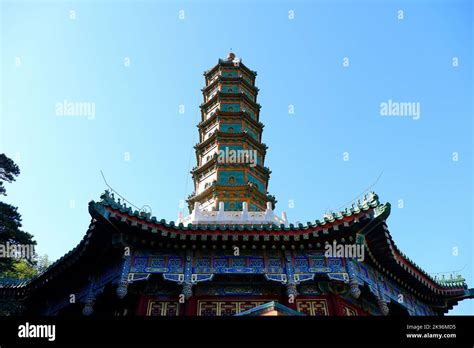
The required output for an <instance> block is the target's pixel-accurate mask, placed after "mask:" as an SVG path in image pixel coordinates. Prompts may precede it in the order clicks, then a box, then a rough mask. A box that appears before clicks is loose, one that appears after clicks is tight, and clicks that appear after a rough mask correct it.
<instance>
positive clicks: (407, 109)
mask: <svg viewBox="0 0 474 348" xmlns="http://www.w3.org/2000/svg"><path fill="white" fill-rule="evenodd" d="M380 116H394V117H412V118H413V119H414V120H418V119H419V118H420V117H421V106H420V103H419V102H396V101H393V100H392V99H389V100H388V101H386V102H382V103H380Z"/></svg>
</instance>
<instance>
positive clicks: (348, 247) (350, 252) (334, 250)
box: [324, 241, 365, 262]
mask: <svg viewBox="0 0 474 348" xmlns="http://www.w3.org/2000/svg"><path fill="white" fill-rule="evenodd" d="M324 256H325V257H343V258H353V259H357V260H358V261H359V262H362V261H364V259H365V249H364V245H363V244H338V243H336V241H334V242H333V243H332V244H329V243H327V244H326V245H325V247H324Z"/></svg>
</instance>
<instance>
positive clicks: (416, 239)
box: [0, 0, 474, 314]
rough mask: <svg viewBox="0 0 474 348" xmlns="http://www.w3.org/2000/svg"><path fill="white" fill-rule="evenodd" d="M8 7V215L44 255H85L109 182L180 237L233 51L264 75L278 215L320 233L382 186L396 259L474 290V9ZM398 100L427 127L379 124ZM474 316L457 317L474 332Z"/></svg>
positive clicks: (464, 309)
mask: <svg viewBox="0 0 474 348" xmlns="http://www.w3.org/2000/svg"><path fill="white" fill-rule="evenodd" d="M1 6H2V7H1V12H2V14H1V36H0V39H1V46H0V47H1V54H0V59H1V87H0V88H1V103H0V104H1V118H0V127H1V128H0V131H1V132H0V152H5V153H6V154H7V155H8V156H10V157H12V158H13V159H16V160H17V162H18V163H19V165H20V168H21V171H22V173H21V175H20V177H19V178H18V180H17V182H16V183H14V184H11V185H8V187H7V190H8V197H6V200H7V202H9V203H11V204H14V205H17V206H18V207H19V210H20V212H21V214H22V215H23V222H24V228H25V230H27V231H29V232H31V233H33V234H34V235H35V237H36V240H37V241H38V251H39V252H40V253H47V254H48V255H49V256H50V258H51V259H56V258H58V257H60V256H62V255H63V254H64V253H66V252H67V251H69V250H70V249H71V248H73V247H74V246H75V245H76V244H77V243H78V242H79V241H80V240H81V239H82V237H83V235H84V234H85V231H86V229H87V226H88V224H89V220H90V216H89V214H88V211H87V203H88V202H89V201H90V200H97V199H99V195H100V194H101V192H102V191H103V190H104V189H105V188H106V186H105V184H104V182H103V180H102V177H101V175H100V171H101V170H102V171H103V172H104V174H105V176H106V178H107V180H108V182H109V184H111V185H112V186H113V187H114V188H115V189H116V190H117V191H118V192H120V193H121V194H122V195H124V196H125V197H126V198H127V199H128V200H129V201H131V202H132V203H134V204H135V205H137V206H139V207H141V206H143V205H145V204H146V205H149V206H151V207H152V211H153V215H156V216H157V217H158V218H159V219H161V218H165V219H167V220H175V219H176V216H177V213H178V211H179V201H180V200H181V199H184V198H185V197H187V195H188V194H190V193H191V191H192V190H193V185H192V182H191V177H190V175H189V170H190V168H191V167H192V166H194V165H195V156H194V153H193V149H192V146H193V145H194V144H195V143H196V142H197V139H198V138H197V128H196V124H197V123H198V121H199V119H200V111H199V104H200V103H201V102H202V94H201V91H200V89H201V88H202V87H203V86H204V78H203V75H202V73H203V71H204V70H206V69H210V68H211V67H212V66H214V65H215V64H216V63H217V59H218V58H223V57H225V56H226V55H227V53H228V51H229V49H230V48H232V49H233V51H234V52H235V53H236V55H237V57H241V58H242V60H243V62H244V64H246V65H247V66H248V67H250V68H251V69H253V70H256V71H257V72H258V76H257V85H258V87H259V88H260V94H259V96H258V102H259V103H260V104H261V105H262V110H261V114H260V117H261V121H262V122H263V123H264V124H265V128H264V135H263V140H264V142H265V143H266V144H267V145H268V146H269V151H268V153H267V157H266V165H267V166H268V167H270V168H271V170H272V176H271V179H270V184H269V192H270V193H272V194H274V195H275V196H276V198H277V200H278V203H277V211H278V212H281V211H286V212H287V213H288V217H289V219H290V220H292V221H294V222H296V221H300V222H303V223H304V222H306V221H314V220H316V219H319V218H321V216H322V215H323V214H324V212H325V211H326V210H328V209H333V210H336V209H338V208H342V207H345V205H346V204H347V203H349V202H350V201H351V200H353V199H354V198H355V197H356V196H357V195H359V194H360V193H361V192H363V191H364V190H365V189H367V188H368V187H370V186H371V185H372V184H374V182H375V181H376V179H377V178H378V177H379V175H380V173H383V174H382V176H381V177H380V179H379V180H378V181H377V183H376V185H375V186H374V187H373V189H374V190H375V191H376V192H377V194H378V195H379V197H380V200H381V201H383V202H386V201H388V202H391V203H392V207H393V209H392V213H391V216H390V218H389V219H388V225H389V229H390V231H391V233H392V235H393V238H394V240H395V241H396V243H397V245H398V246H399V248H400V249H401V250H402V251H403V252H404V253H405V254H407V255H408V256H409V257H410V258H411V259H413V260H415V262H417V264H418V265H420V266H421V267H423V268H424V269H425V270H426V271H427V272H430V273H431V272H447V271H453V270H460V269H462V272H461V273H462V274H463V275H464V276H465V277H466V279H467V281H468V283H469V285H470V286H471V287H473V286H474V276H473V237H472V236H473V218H472V216H473V214H472V213H473V200H472V197H473V195H472V189H473V182H472V178H473V171H472V169H473V167H472V149H473V137H472V134H473V124H472V115H473V105H472V94H473V87H472V76H473V75H472V60H473V59H472V58H473V57H472V46H473V42H472V34H473V30H472V22H473V18H472V17H473V11H472V4H471V2H470V1H458V0H454V1H417V2H409V1H383V2H376V1H315V2H309V1H292V2H286V1H277V2H270V1H258V2H257V1H241V2H226V3H225V4H223V3H220V2H217V1H200V2H195V1H192V2H171V1H166V2H165V1H161V2H151V1H118V2H112V1H97V2H92V1H71V2H57V1H49V2H44V3H41V2H29V1H28V2H27V1H19V2H13V1H2V2H1ZM399 10H402V11H403V19H398V16H399V12H398V11H399ZM71 11H74V12H73V13H71ZM180 11H184V19H180V14H181V17H182V15H183V12H181V13H180ZM289 11H294V18H293V19H290V18H289ZM74 15H75V18H71V16H73V17H74ZM344 57H347V58H348V59H349V66H347V67H344V66H343V59H344ZM454 58H457V61H458V66H453V59H454ZM126 59H129V61H130V65H129V66H126V65H125V64H124V63H125V60H126ZM64 100H67V101H73V102H89V103H94V104H95V117H94V118H93V119H89V118H88V117H81V116H58V115H56V104H57V103H61V102H63V101H64ZM388 100H392V101H398V102H414V103H419V105H420V108H421V109H420V110H421V115H420V118H419V119H418V120H414V119H413V118H410V117H386V116H385V117H384V116H381V115H380V104H381V103H382V102H387V101H388ZM180 105H184V107H185V112H184V114H180V113H179V106H180ZM289 105H293V106H294V110H295V112H294V114H290V113H289V112H288V110H289ZM345 152H347V153H348V155H349V160H348V161H344V158H343V156H344V153H345ZM453 153H457V156H458V157H457V159H458V160H457V161H455V160H453ZM127 156H129V160H126V159H127ZM290 200H292V201H293V202H294V207H293V208H290V207H289V206H290V204H289V203H290ZM399 200H403V208H399V207H398V204H399ZM453 248H457V250H458V253H457V255H454V254H456V253H455V252H453V250H454V249H453ZM473 302H474V301H472V300H470V301H464V302H463V303H461V304H460V305H458V306H457V307H455V309H454V310H453V311H452V313H455V314H474V304H473Z"/></svg>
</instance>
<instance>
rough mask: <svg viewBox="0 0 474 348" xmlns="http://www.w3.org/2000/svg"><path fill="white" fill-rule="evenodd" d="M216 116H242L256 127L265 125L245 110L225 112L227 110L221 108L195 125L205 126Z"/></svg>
mask: <svg viewBox="0 0 474 348" xmlns="http://www.w3.org/2000/svg"><path fill="white" fill-rule="evenodd" d="M217 117H219V118H222V119H226V118H230V117H233V118H238V117H241V118H244V119H245V120H246V121H248V122H249V123H251V124H252V125H253V126H255V127H256V128H261V129H263V127H265V125H264V124H263V123H262V122H260V121H256V120H254V119H253V118H252V117H250V115H249V114H248V113H247V112H245V111H232V112H227V111H221V110H217V111H216V112H215V113H213V114H212V116H211V117H209V118H208V119H206V120H204V121H201V122H199V123H198V125H197V127H198V128H201V127H205V126H207V125H209V124H211V123H212V122H214V121H215V119H216V118H217Z"/></svg>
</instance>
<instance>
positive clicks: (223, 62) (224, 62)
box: [203, 59, 257, 78]
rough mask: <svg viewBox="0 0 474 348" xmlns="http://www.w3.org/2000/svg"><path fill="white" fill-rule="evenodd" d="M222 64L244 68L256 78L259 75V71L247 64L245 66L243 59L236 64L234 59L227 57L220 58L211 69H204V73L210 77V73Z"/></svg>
mask: <svg viewBox="0 0 474 348" xmlns="http://www.w3.org/2000/svg"><path fill="white" fill-rule="evenodd" d="M220 66H224V67H236V68H239V69H242V70H244V71H246V72H247V73H248V74H250V75H251V76H253V77H254V78H255V77H256V76H257V72H256V71H254V70H251V69H249V68H247V66H245V64H244V63H242V60H239V65H238V66H235V63H234V62H233V61H232V60H227V59H219V60H218V61H217V64H216V65H214V66H213V67H212V68H211V69H209V70H206V71H204V73H203V75H204V76H206V77H208V76H209V75H211V74H212V73H214V72H215V71H216V70H217V69H218V68H219V67H220Z"/></svg>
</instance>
